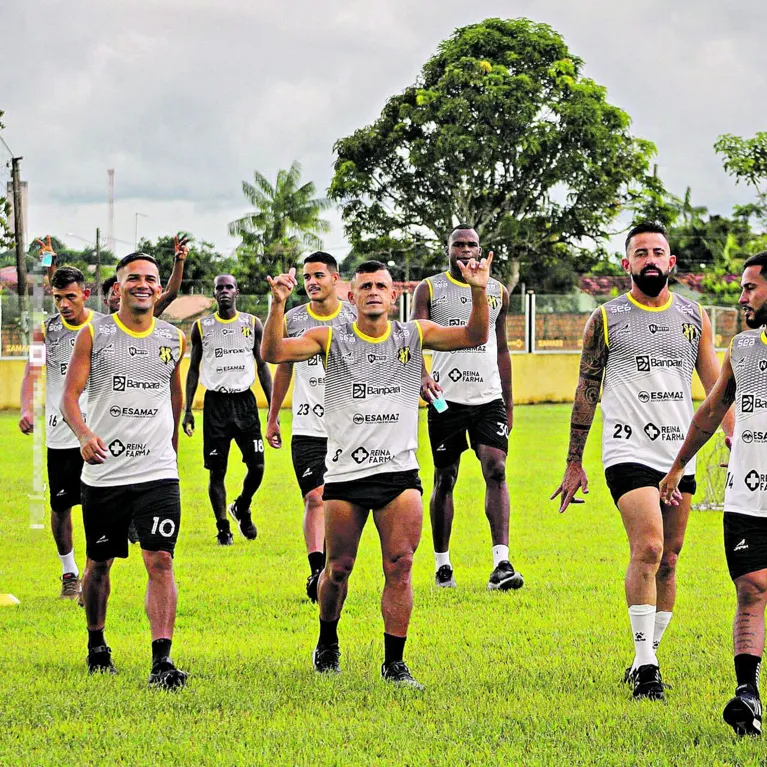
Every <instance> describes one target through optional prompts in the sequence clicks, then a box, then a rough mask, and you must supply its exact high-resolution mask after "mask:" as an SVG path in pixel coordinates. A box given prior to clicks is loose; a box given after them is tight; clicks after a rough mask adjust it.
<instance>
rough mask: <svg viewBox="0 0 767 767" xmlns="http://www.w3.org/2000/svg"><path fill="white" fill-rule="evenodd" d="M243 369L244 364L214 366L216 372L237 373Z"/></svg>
mask: <svg viewBox="0 0 767 767" xmlns="http://www.w3.org/2000/svg"><path fill="white" fill-rule="evenodd" d="M241 370H245V365H221V366H220V367H217V368H216V373H237V372H239V371H241Z"/></svg>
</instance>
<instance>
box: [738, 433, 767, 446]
mask: <svg viewBox="0 0 767 767" xmlns="http://www.w3.org/2000/svg"><path fill="white" fill-rule="evenodd" d="M740 438H741V439H742V440H743V441H744V442H745V443H746V444H747V445H750V444H751V443H752V442H767V431H751V430H750V429H746V430H745V431H744V432H743V433H742V434H741V435H740Z"/></svg>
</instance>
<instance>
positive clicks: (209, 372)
mask: <svg viewBox="0 0 767 767" xmlns="http://www.w3.org/2000/svg"><path fill="white" fill-rule="evenodd" d="M255 327H256V318H255V317H254V316H253V315H252V314H246V313H245V312H237V313H236V314H235V315H234V317H232V319H230V320H225V319H222V318H221V317H219V316H218V313H216V314H209V315H208V316H207V317H202V318H201V319H199V320H197V330H198V331H199V333H200V339H201V340H202V360H201V361H200V381H201V382H202V385H203V386H204V387H205V388H206V389H207V390H208V391H217V392H224V393H227V394H234V393H235V392H241V391H247V390H248V389H250V387H251V386H253V384H254V383H255V380H256V368H255V357H254V354H253V344H254V332H255Z"/></svg>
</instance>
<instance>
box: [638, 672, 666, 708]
mask: <svg viewBox="0 0 767 767" xmlns="http://www.w3.org/2000/svg"><path fill="white" fill-rule="evenodd" d="M633 676H634V679H633V682H634V699H635V700H640V699H642V698H647V699H648V700H665V695H664V694H663V680H662V679H661V678H660V669H659V668H658V667H657V666H653V665H652V664H651V663H647V664H645V665H644V666H640V667H639V668H638V669H636V670H635V671H634V675H633Z"/></svg>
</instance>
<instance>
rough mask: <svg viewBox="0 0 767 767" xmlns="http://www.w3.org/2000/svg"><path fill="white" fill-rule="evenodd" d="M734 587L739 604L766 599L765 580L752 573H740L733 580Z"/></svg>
mask: <svg viewBox="0 0 767 767" xmlns="http://www.w3.org/2000/svg"><path fill="white" fill-rule="evenodd" d="M735 589H736V590H737V593H738V603H739V604H741V605H755V604H759V603H761V602H764V601H765V600H767V582H766V581H765V579H764V578H763V577H762V578H757V577H755V576H754V574H753V573H747V574H746V575H741V576H740V578H738V579H737V580H736V581H735Z"/></svg>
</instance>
